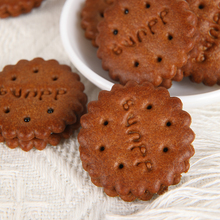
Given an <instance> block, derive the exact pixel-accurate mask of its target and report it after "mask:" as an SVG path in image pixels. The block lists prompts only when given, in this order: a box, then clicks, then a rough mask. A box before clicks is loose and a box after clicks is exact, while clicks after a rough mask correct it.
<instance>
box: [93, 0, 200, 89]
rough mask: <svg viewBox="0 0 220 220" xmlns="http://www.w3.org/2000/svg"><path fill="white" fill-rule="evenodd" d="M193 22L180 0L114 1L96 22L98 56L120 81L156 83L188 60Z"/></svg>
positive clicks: (172, 74) (194, 29) (186, 4)
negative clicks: (103, 15) (100, 19)
mask: <svg viewBox="0 0 220 220" xmlns="http://www.w3.org/2000/svg"><path fill="white" fill-rule="evenodd" d="M196 22H197V19H196V16H195V15H194V14H193V13H192V12H191V11H190V10H189V6H188V3H187V2H185V1H184V0H173V1H170V0H160V1H157V0H149V1H146V0H140V1H136V0H118V1H116V2H115V4H114V5H113V6H112V7H109V8H107V9H106V11H105V18H104V19H103V21H101V22H100V23H99V25H98V30H99V34H98V36H97V39H96V43H97V45H98V46H99V49H98V57H99V58H100V59H102V66H103V68H104V69H105V70H109V74H110V76H111V78H112V79H114V80H117V81H119V82H120V83H121V84H125V83H126V82H127V81H128V80H134V81H137V82H138V83H142V82H144V81H149V82H151V83H153V84H154V86H159V85H160V84H161V83H162V81H163V79H165V80H171V79H172V78H173V77H174V76H175V74H176V71H177V68H181V67H182V66H183V65H184V64H186V62H187V54H188V52H189V51H190V50H192V48H193V46H194V39H193V37H194V34H195V31H196Z"/></svg>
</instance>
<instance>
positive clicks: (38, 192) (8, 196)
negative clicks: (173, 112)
mask: <svg viewBox="0 0 220 220" xmlns="http://www.w3.org/2000/svg"><path fill="white" fill-rule="evenodd" d="M73 1H77V0H73ZM64 3H65V0H45V1H44V2H43V3H42V5H41V7H40V8H38V9H34V10H33V11H32V12H31V13H29V14H26V15H21V16H19V17H17V18H7V19H1V20H0V70H2V69H3V67H4V66H5V65H7V64H15V63H17V61H18V60H20V59H27V60H31V59H33V58H35V57H42V58H44V59H46V60H48V59H56V60H58V61H59V62H60V63H61V64H67V65H70V66H71V67H72V70H73V71H75V72H78V71H77V70H76V69H75V67H74V66H73V65H72V64H71V62H70V60H69V58H68V56H67V54H66V52H65V51H64V48H63V45H62V42H61V38H60V33H59V20H60V13H61V10H62V7H63V4H64ZM78 73H79V72H78ZM79 74H80V73H79ZM80 75H81V74H80ZM81 80H82V82H83V83H84V84H85V87H86V90H85V92H86V93H87V95H88V98H89V101H91V100H96V99H97V97H98V93H99V91H100V89H98V88H97V87H96V86H94V85H93V84H91V83H90V82H89V81H88V80H86V79H85V78H84V77H83V76H82V75H81ZM0 105H1V103H0ZM188 112H189V113H190V114H191V116H192V126H191V128H192V129H193V130H194V132H195V133H196V139H195V141H194V147H195V150H196V153H195V155H194V157H193V158H192V159H191V161H190V162H191V168H190V170H189V172H188V173H186V174H183V177H182V180H181V182H180V183H179V184H178V185H176V186H171V187H170V188H169V191H168V192H167V193H165V194H164V195H162V196H155V197H153V199H151V200H150V201H147V202H144V201H134V202H131V203H127V202H124V201H122V200H121V199H120V198H117V197H116V198H110V197H108V196H106V195H105V193H104V192H103V190H102V188H98V187H96V186H94V185H93V184H92V183H91V181H90V177H89V175H88V174H87V172H85V171H84V170H83V168H82V164H81V161H80V158H79V152H78V148H79V144H78V142H77V134H78V131H77V132H75V134H74V135H73V136H72V137H71V138H70V139H69V140H63V141H62V142H61V143H60V144H59V145H58V146H57V147H53V146H49V145H48V146H47V148H46V149H45V150H43V151H37V150H35V149H32V150H31V151H30V152H24V151H22V150H21V149H19V148H16V149H14V150H11V149H9V148H8V147H7V146H6V145H5V144H4V143H0V220H3V219H4V220H5V219H10V220H11V219H13V220H14V219H15V220H21V219H24V220H26V219H28V220H29V219H31V220H33V219H70V220H72V219H74V220H84V219H88V220H102V219H107V220H113V219H114V220H120V219H126V220H130V219H132V220H145V219H147V220H149V219H157V220H158V219H166V220H168V219H169V220H174V219H187V220H188V219H196V220H198V219H209V220H210V219H216V220H217V219H220V98H219V102H218V103H215V104H213V105H211V106H204V107H203V108H199V109H191V110H190V111H188Z"/></svg>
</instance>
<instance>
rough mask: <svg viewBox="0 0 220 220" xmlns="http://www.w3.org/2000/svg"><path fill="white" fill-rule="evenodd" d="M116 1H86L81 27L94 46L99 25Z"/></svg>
mask: <svg viewBox="0 0 220 220" xmlns="http://www.w3.org/2000/svg"><path fill="white" fill-rule="evenodd" d="M114 1H115V0H86V2H85V6H84V7H83V9H82V12H81V18H82V21H81V26H82V28H83V29H85V37H86V38H87V39H89V40H92V44H93V46H95V47H97V44H96V43H95V39H96V36H97V34H98V30H97V25H98V23H99V22H100V21H101V20H102V19H103V17H104V11H105V9H106V8H107V7H109V6H110V5H112V4H113V3H114Z"/></svg>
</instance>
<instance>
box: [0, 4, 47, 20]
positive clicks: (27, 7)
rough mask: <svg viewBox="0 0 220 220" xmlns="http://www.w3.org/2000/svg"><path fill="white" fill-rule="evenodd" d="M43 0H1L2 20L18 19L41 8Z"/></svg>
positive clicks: (0, 13) (0, 14)
mask: <svg viewBox="0 0 220 220" xmlns="http://www.w3.org/2000/svg"><path fill="white" fill-rule="evenodd" d="M42 1H43V0H0V18H6V17H9V16H12V17H16V16H19V15H20V14H24V13H28V12H30V11H31V10H32V9H33V8H35V7H39V6H40V5H41V2H42Z"/></svg>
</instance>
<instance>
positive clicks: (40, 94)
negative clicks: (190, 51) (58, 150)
mask: <svg viewBox="0 0 220 220" xmlns="http://www.w3.org/2000/svg"><path fill="white" fill-rule="evenodd" d="M83 90H84V85H83V84H82V83H81V82H80V81H79V76H78V75H77V74H76V73H73V72H71V69H70V67H69V66H66V65H60V64H59V63H58V62H57V61H55V60H48V61H44V60H43V59H41V58H36V59H34V60H32V61H27V60H21V61H19V62H18V63H17V64H16V65H8V66H6V67H5V68H4V69H3V71H2V72H0V103H1V104H0V128H1V137H0V139H4V140H12V139H15V138H18V139H19V140H20V141H31V140H33V139H34V138H36V139H43V140H46V139H47V138H48V137H49V136H50V135H51V134H52V133H63V132H64V130H65V129H66V126H68V125H74V126H75V127H79V118H80V117H81V115H82V114H83V113H85V112H86V106H85V105H86V102H87V96H86V95H85V94H84V93H83ZM4 140H3V141H4Z"/></svg>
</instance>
